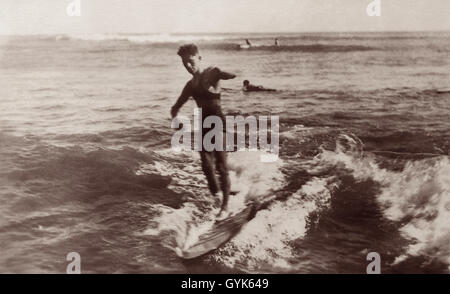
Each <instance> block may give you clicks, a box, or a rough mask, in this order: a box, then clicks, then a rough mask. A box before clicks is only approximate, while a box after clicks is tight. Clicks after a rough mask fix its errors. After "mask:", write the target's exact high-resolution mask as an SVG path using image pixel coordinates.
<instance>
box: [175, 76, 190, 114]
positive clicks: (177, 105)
mask: <svg viewBox="0 0 450 294" xmlns="http://www.w3.org/2000/svg"><path fill="white" fill-rule="evenodd" d="M191 96H192V94H191V82H188V83H187V84H186V86H184V89H183V91H182V92H181V95H180V97H179V98H178V100H177V102H175V104H174V105H173V106H172V108H171V109H170V114H171V115H172V118H174V117H175V116H177V114H178V111H179V110H180V108H181V106H183V105H184V103H186V101H188V99H189V98H190V97H191Z"/></svg>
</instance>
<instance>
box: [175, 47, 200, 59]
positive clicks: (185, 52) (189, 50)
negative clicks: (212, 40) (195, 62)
mask: <svg viewBox="0 0 450 294" xmlns="http://www.w3.org/2000/svg"><path fill="white" fill-rule="evenodd" d="M177 54H178V55H179V56H180V57H184V56H193V55H197V54H198V47H197V45H195V44H186V45H182V46H180V48H178V52H177Z"/></svg>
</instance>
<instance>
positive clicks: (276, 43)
mask: <svg viewBox="0 0 450 294" xmlns="http://www.w3.org/2000/svg"><path fill="white" fill-rule="evenodd" d="M275 46H280V42H278V38H275Z"/></svg>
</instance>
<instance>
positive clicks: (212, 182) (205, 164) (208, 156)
mask: <svg viewBox="0 0 450 294" xmlns="http://www.w3.org/2000/svg"><path fill="white" fill-rule="evenodd" d="M200 158H201V160H202V170H203V173H204V174H205V176H206V180H207V181H208V187H209V191H211V194H213V195H215V194H217V192H219V185H218V184H217V178H216V174H215V172H214V155H213V153H212V152H207V151H201V152H200Z"/></svg>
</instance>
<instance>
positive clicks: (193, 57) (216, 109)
mask: <svg viewBox="0 0 450 294" xmlns="http://www.w3.org/2000/svg"><path fill="white" fill-rule="evenodd" d="M178 55H179V56H180V57H181V60H182V62H183V65H184V67H185V68H186V70H187V71H188V72H189V73H190V74H191V75H192V76H193V77H192V79H191V80H190V81H188V82H187V83H186V85H185V87H184V89H183V91H182V92H181V95H180V97H179V98H178V100H177V102H176V103H175V104H174V105H173V106H172V109H171V115H172V118H174V117H176V116H177V113H178V111H179V109H180V108H181V107H182V106H183V104H184V103H186V101H187V100H188V99H189V98H190V97H193V98H194V100H195V102H196V104H197V106H198V107H199V108H201V110H202V117H201V125H202V137H204V136H205V134H206V133H207V132H208V131H209V130H210V129H209V128H205V127H203V121H204V120H205V119H206V118H207V117H208V116H217V117H219V118H220V119H221V120H222V125H223V127H224V128H223V132H222V134H223V136H224V137H225V117H224V115H223V113H222V107H221V104H220V83H219V81H220V80H229V79H234V78H235V77H236V75H234V74H231V73H227V72H224V71H221V70H220V69H219V68H217V67H207V68H206V69H202V67H201V59H202V58H201V56H200V54H199V51H198V48H197V46H196V45H195V44H188V45H183V46H181V47H180V48H179V49H178ZM223 142H225V140H223ZM200 158H201V161H202V170H203V173H204V174H205V176H206V179H207V181H208V187H209V190H210V191H211V194H213V195H216V194H217V193H218V192H219V184H218V181H217V178H216V174H215V169H216V170H217V171H218V173H219V177H220V188H221V190H222V194H223V201H222V205H221V209H220V212H219V215H218V218H221V217H224V216H226V214H227V212H228V198H229V195H230V178H229V175H228V166H227V153H226V150H225V149H223V151H219V150H213V151H206V150H205V148H204V147H203V138H202V148H201V151H200ZM214 167H215V169H214Z"/></svg>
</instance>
